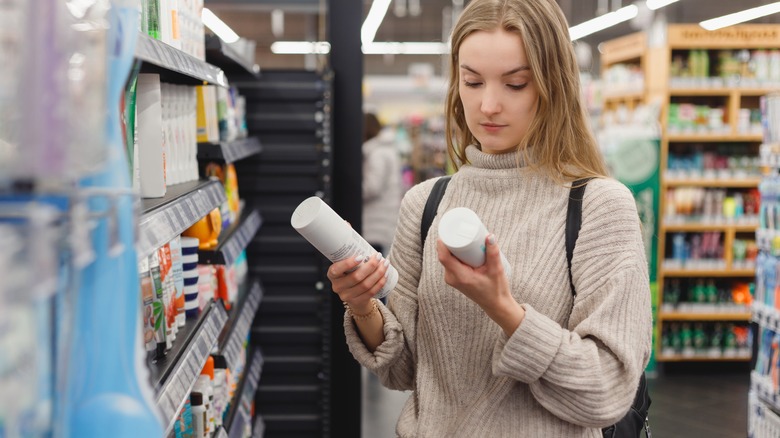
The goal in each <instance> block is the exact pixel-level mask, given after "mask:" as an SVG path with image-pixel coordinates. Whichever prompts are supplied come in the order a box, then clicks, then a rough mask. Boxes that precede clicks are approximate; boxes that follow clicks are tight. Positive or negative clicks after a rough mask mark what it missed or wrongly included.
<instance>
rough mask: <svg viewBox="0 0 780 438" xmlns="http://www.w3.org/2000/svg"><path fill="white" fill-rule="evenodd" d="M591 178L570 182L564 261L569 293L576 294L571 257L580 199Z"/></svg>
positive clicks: (580, 211) (578, 231) (579, 214)
mask: <svg viewBox="0 0 780 438" xmlns="http://www.w3.org/2000/svg"><path fill="white" fill-rule="evenodd" d="M591 179H593V178H583V179H579V180H577V181H574V182H573V183H572V184H571V190H570V192H569V208H568V210H567V212H566V262H567V263H568V265H569V285H571V294H572V295H573V296H577V291H576V290H575V289H574V277H573V276H572V273H571V259H572V258H573V257H574V245H575V244H576V243H577V237H578V236H579V235H580V227H581V226H582V200H583V198H584V197H585V187H587V184H588V181H590V180H591Z"/></svg>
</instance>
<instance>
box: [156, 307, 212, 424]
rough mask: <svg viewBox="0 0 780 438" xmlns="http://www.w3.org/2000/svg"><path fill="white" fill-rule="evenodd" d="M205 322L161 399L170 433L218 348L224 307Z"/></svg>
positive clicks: (209, 312)
mask: <svg viewBox="0 0 780 438" xmlns="http://www.w3.org/2000/svg"><path fill="white" fill-rule="evenodd" d="M204 318H205V320H204V321H203V322H202V323H201V325H200V327H199V328H198V329H197V331H196V333H194V334H193V337H192V342H191V344H190V345H188V346H187V347H186V351H184V353H183V354H182V355H181V356H180V359H179V361H178V363H176V364H175V365H173V371H172V372H171V375H170V377H168V379H167V381H166V382H165V383H164V384H163V387H162V389H161V391H160V393H159V395H158V397H157V406H158V408H159V409H160V412H161V413H162V414H163V417H164V418H165V419H166V421H167V422H168V424H167V427H166V432H167V431H169V430H170V428H171V427H172V426H173V423H174V421H175V420H176V416H177V415H178V413H179V411H180V410H181V408H182V406H183V405H184V401H185V398H186V397H187V396H188V395H189V393H190V391H191V390H192V387H193V386H194V385H195V380H197V378H198V375H200V371H201V369H202V368H203V365H204V364H205V362H206V358H207V357H208V355H209V353H210V352H211V350H212V349H213V348H214V346H215V345H216V343H217V338H218V337H219V333H220V331H221V330H222V327H224V325H225V322H227V313H226V312H225V310H224V308H223V307H222V306H221V305H217V304H212V306H211V308H210V309H209V310H208V314H207V315H206V316H205V317H204Z"/></svg>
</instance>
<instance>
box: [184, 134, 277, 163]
mask: <svg viewBox="0 0 780 438" xmlns="http://www.w3.org/2000/svg"><path fill="white" fill-rule="evenodd" d="M262 150H263V148H262V146H261V145H260V140H259V139H258V138H257V137H249V138H242V139H239V140H235V141H230V142H220V143H217V144H213V143H198V160H200V161H208V160H215V161H223V162H224V163H225V164H230V163H235V162H236V161H239V160H243V159H244V158H249V157H251V156H252V155H256V154H259V153H260V152H261V151H262Z"/></svg>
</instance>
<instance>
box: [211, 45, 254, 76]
mask: <svg viewBox="0 0 780 438" xmlns="http://www.w3.org/2000/svg"><path fill="white" fill-rule="evenodd" d="M206 60H208V62H210V63H211V64H214V65H216V66H219V67H220V68H222V69H223V70H225V72H227V73H228V74H232V73H237V74H248V75H251V76H253V77H258V76H259V73H260V66H258V65H257V64H252V63H250V62H249V61H248V60H247V59H244V57H243V56H241V54H239V53H238V52H237V51H236V50H235V49H234V48H233V47H232V46H231V45H230V44H227V43H225V42H224V41H222V39H221V38H220V37H218V36H216V35H206Z"/></svg>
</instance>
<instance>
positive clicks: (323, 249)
mask: <svg viewBox="0 0 780 438" xmlns="http://www.w3.org/2000/svg"><path fill="white" fill-rule="evenodd" d="M290 223H291V224H292V226H293V228H295V230H296V231H298V233H300V234H301V236H303V237H304V238H305V239H306V240H308V241H309V243H311V244H312V245H314V247H315V248H317V250H318V251H319V252H320V253H322V255H324V256H325V257H327V258H328V260H330V261H331V262H334V263H335V262H337V261H339V260H344V259H347V258H350V257H356V256H365V257H367V256H371V255H372V254H374V253H376V251H375V250H374V248H373V247H372V246H371V245H370V244H369V243H368V242H366V240H365V239H363V237H362V236H361V235H360V234H358V233H357V231H355V230H353V229H352V227H350V226H349V225H348V224H347V223H346V222H345V221H344V219H342V218H341V216H339V215H338V214H337V213H336V212H335V211H333V209H332V208H330V206H329V205H328V204H326V203H325V202H324V201H323V200H322V199H320V198H318V197H316V196H312V197H311V198H308V199H306V200H305V201H303V202H301V203H300V205H298V208H296V209H295V211H294V212H293V215H292V218H291V219H290ZM387 272H388V276H387V282H386V283H385V285H384V287H382V289H381V290H380V291H379V292H377V294H376V297H377V298H383V297H385V296H387V294H389V293H390V292H391V291H392V290H393V288H395V285H396V284H397V283H398V271H396V270H395V268H394V267H393V266H392V265H389V266H388V267H387Z"/></svg>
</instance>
